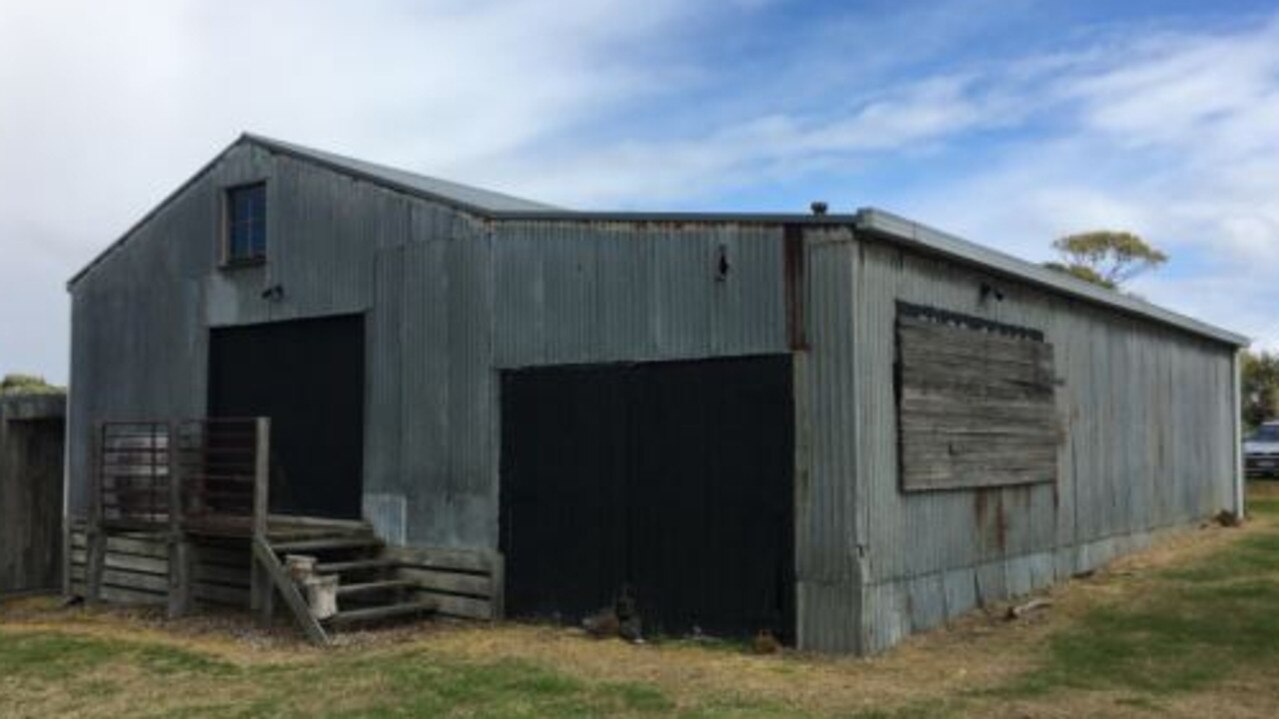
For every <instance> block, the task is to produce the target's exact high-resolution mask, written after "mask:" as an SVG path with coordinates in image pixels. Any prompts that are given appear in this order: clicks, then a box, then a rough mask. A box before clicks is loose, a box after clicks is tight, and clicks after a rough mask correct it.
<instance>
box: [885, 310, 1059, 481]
mask: <svg viewBox="0 0 1279 719" xmlns="http://www.w3.org/2000/svg"><path fill="white" fill-rule="evenodd" d="M897 341H898V372H899V375H898V382H899V383H898V431H899V441H900V443H901V457H902V465H901V486H902V489H903V490H904V491H923V490H939V489H960V488H968V487H991V486H1002V485H1014V484H1030V483H1036V482H1051V481H1053V480H1055V479H1056V472H1057V447H1058V444H1059V439H1060V434H1061V432H1060V428H1059V425H1058V419H1057V413H1056V409H1055V406H1054V402H1053V397H1054V373H1053V347H1052V345H1051V344H1049V343H1047V342H1044V341H1043V338H1042V336H1041V335H1039V334H1038V333H1036V332H1034V331H1033V330H1028V329H1024V328H1015V327H1003V326H997V325H994V324H992V323H989V322H983V321H980V320H974V321H973V322H966V321H965V319H964V318H963V317H962V316H956V315H953V314H950V313H930V312H928V311H927V310H926V309H924V310H921V309H919V308H909V307H905V308H899V310H898V316H897Z"/></svg>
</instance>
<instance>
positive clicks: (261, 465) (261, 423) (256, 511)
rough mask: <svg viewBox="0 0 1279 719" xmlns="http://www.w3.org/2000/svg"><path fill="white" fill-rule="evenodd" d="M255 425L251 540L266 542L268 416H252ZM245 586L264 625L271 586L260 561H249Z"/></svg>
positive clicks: (270, 607) (271, 602) (270, 606)
mask: <svg viewBox="0 0 1279 719" xmlns="http://www.w3.org/2000/svg"><path fill="white" fill-rule="evenodd" d="M254 426H255V428H256V430H257V431H256V432H255V433H254V434H255V438H256V447H255V451H254V456H253V460H254V461H253V540H252V541H253V543H254V544H257V543H258V542H262V543H266V542H267V533H268V529H269V515H270V511H271V496H270V487H271V484H270V482H271V461H270V459H271V419H270V418H269V417H258V418H256V419H255V420H254ZM251 585H252V586H250V588H249V596H250V599H249V601H250V604H251V605H252V606H251V609H253V610H254V611H256V612H257V613H258V621H259V622H260V623H261V624H262V625H263V626H267V625H269V624H270V623H271V615H272V612H273V610H274V603H275V588H274V587H273V586H272V582H271V575H270V573H269V572H268V570H267V568H266V567H264V566H262V562H261V561H254V562H253V573H252V576H251Z"/></svg>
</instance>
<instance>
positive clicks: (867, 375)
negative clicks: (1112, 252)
mask: <svg viewBox="0 0 1279 719" xmlns="http://www.w3.org/2000/svg"><path fill="white" fill-rule="evenodd" d="M852 266H853V273H852V274H853V287H854V300H853V305H854V310H853V322H852V331H853V335H854V339H853V341H852V345H853V349H852V354H853V359H852V364H853V366H854V368H855V373H856V386H855V390H854V392H855V393H856V395H857V403H856V406H857V435H856V437H857V439H856V448H857V450H858V462H857V465H856V466H857V481H858V484H859V486H860V489H861V492H862V495H860V496H864V497H865V502H864V505H862V508H864V511H863V512H860V513H859V516H860V517H864V518H865V525H864V528H859V533H860V534H861V536H864V537H865V542H866V543H867V546H868V550H869V554H868V556H869V562H868V574H867V576H866V587H865V589H864V595H863V606H865V607H866V608H867V611H866V612H865V614H864V616H863V628H862V630H863V636H862V641H863V647H864V648H865V649H866V650H874V649H877V648H882V647H884V646H888V645H890V644H892V643H893V642H895V641H897V640H898V639H900V638H901V637H902V636H904V635H905V634H906V633H909V632H910V631H913V630H916V629H920V628H924V627H928V626H932V625H935V624H937V623H938V622H939V621H941V620H942V619H944V618H945V617H947V616H951V615H954V614H956V613H958V612H961V611H964V610H965V609H967V608H969V607H970V606H972V604H973V603H974V602H980V601H985V600H989V599H995V598H1001V597H1004V596H1008V595H1012V594H1018V593H1024V592H1026V591H1029V590H1030V589H1032V588H1035V587H1038V586H1043V585H1044V584H1047V583H1048V582H1051V581H1052V580H1053V579H1055V578H1057V577H1059V576H1065V575H1068V574H1069V573H1071V572H1074V571H1078V570H1082V569H1086V568H1090V567H1091V566H1093V565H1095V564H1096V563H1098V562H1100V561H1106V560H1108V559H1109V558H1111V557H1113V556H1114V555H1115V554H1116V553H1118V552H1122V551H1127V550H1128V549H1130V548H1132V547H1134V546H1138V545H1140V544H1141V543H1142V542H1143V541H1144V538H1145V537H1146V536H1148V535H1149V534H1150V533H1151V532H1153V531H1156V530H1160V529H1163V528H1168V527H1175V526H1178V525H1185V524H1187V523H1190V522H1193V521H1195V520H1197V519H1200V518H1203V517H1206V516H1209V515H1211V514H1212V513H1214V512H1216V511H1217V510H1219V509H1222V508H1225V507H1229V506H1231V505H1230V498H1229V496H1230V495H1229V491H1230V487H1231V481H1232V478H1233V477H1232V474H1231V466H1230V457H1229V454H1230V453H1229V450H1230V449H1231V445H1230V438H1229V437H1228V436H1227V435H1228V433H1229V429H1230V426H1231V425H1230V423H1229V421H1228V419H1229V417H1230V413H1231V412H1232V409H1231V406H1230V401H1231V399H1230V392H1229V391H1228V390H1229V384H1228V382H1229V378H1228V373H1229V367H1230V357H1231V355H1232V352H1233V350H1232V348H1230V347H1227V346H1225V345H1222V344H1218V343H1215V342H1212V341H1210V340H1206V339H1202V338H1199V337H1196V336H1192V335H1189V334H1187V333H1184V332H1181V331H1178V330H1174V329H1170V328H1167V327H1164V326H1162V325H1159V324H1156V323H1153V322H1149V321H1144V320H1139V319H1136V318H1132V317H1128V316H1125V315H1122V314H1118V313H1115V312H1112V311H1105V310H1102V309H1099V308H1096V307H1094V306H1092V305H1088V304H1085V303H1082V302H1079V301H1076V300H1071V299H1066V298H1062V297H1059V296H1056V295H1050V294H1047V293H1045V292H1042V291H1039V290H1036V289H1033V288H1030V287H1028V286H1025V285H1023V284H1019V283H1018V282H1016V281H1013V280H1008V279H1004V278H1002V277H995V276H990V275H988V274H984V273H982V272H980V271H978V270H972V269H967V268H963V267H960V266H957V265H955V264H954V263H950V262H945V261H942V260H938V259H933V258H929V257H925V256H923V255H921V254H918V253H916V252H912V251H906V250H903V249H901V248H898V247H894V246H892V245H891V244H886V243H884V242H880V241H875V240H870V239H862V240H861V241H860V242H858V244H857V249H856V253H855V256H854V258H853V261H852ZM982 283H991V284H994V285H996V286H998V287H999V288H1000V289H1001V290H1002V292H1003V295H1004V299H1003V300H1002V301H996V300H994V299H991V298H986V299H983V298H982V295H981V292H980V286H981V284H982ZM897 300H904V301H907V302H911V303H915V304H921V305H929V306H934V307H940V308H943V309H948V310H951V311H955V312H962V313H965V314H971V315H976V316H979V317H985V318H988V319H992V320H996V321H999V322H1005V323H1009V324H1015V325H1022V326H1027V327H1033V328H1036V329H1040V330H1042V331H1043V332H1044V334H1045V336H1046V340H1047V341H1048V342H1051V343H1052V344H1053V345H1054V348H1055V352H1056V364H1057V372H1058V375H1059V378H1060V380H1061V384H1060V386H1059V388H1058V397H1057V404H1058V408H1059V411H1060V412H1061V414H1062V418H1063V423H1064V426H1065V428H1066V429H1065V432H1064V437H1063V442H1062V445H1061V448H1060V450H1059V463H1058V466H1059V477H1058V481H1057V482H1056V483H1055V484H1053V485H1029V486H1023V487H1006V488H998V489H984V490H959V491H939V492H930V493H921V494H909V495H908V494H903V493H901V492H900V491H899V489H898V467H897V461H898V458H897V444H896V407H895V402H894V396H893V381H894V380H893V362H894V347H893V344H894V332H893V321H894V312H895V310H894V303H895V302H896V301H897ZM814 421H815V423H818V424H820V423H822V422H823V421H824V420H822V419H816V420H814ZM970 586H971V587H974V588H975V591H970V589H969V587H970Z"/></svg>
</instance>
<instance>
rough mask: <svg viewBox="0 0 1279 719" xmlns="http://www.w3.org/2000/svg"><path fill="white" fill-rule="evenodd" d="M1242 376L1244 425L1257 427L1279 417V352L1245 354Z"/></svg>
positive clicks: (1241, 389) (1246, 352)
mask: <svg viewBox="0 0 1279 719" xmlns="http://www.w3.org/2000/svg"><path fill="white" fill-rule="evenodd" d="M1242 375H1243V377H1242V378H1241V383H1242V385H1243V386H1242V387H1241V388H1240V391H1241V394H1242V395H1243V397H1242V399H1243V421H1244V424H1245V425H1246V426H1248V427H1256V426H1257V425H1259V424H1261V423H1262V422H1265V421H1266V420H1268V419H1276V418H1279V352H1266V351H1264V350H1262V351H1260V352H1249V351H1245V352H1244V353H1243V367H1242Z"/></svg>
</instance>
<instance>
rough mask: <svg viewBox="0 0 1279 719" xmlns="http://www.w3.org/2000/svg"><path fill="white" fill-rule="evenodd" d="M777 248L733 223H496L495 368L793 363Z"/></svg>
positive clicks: (765, 229)
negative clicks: (732, 359) (776, 357)
mask: <svg viewBox="0 0 1279 719" xmlns="http://www.w3.org/2000/svg"><path fill="white" fill-rule="evenodd" d="M781 237H782V231H781V227H780V226H779V225H749V224H741V223H732V222H724V223H711V222H701V223H673V222H638V223H621V222H603V221H599V222H596V221H564V222H560V221H545V222H510V223H506V222H503V223H500V224H497V225H495V229H494V243H493V252H494V260H493V261H494V275H495V279H494V282H495V286H496V316H495V322H496V326H495V331H494V339H495V346H494V351H495V364H496V365H497V366H498V367H525V366H535V365H544V364H573V363H584V362H625V361H645V360H661V359H680V358H694V357H713V356H729V355H747V354H764V353H773V352H785V351H787V346H786V333H785V312H784V309H783V297H782V281H781V272H782V239H781ZM721 256H722V257H724V258H725V259H726V261H727V263H728V269H727V271H726V273H724V274H723V276H721V275H720V274H719V272H718V262H719V258H720V257H721Z"/></svg>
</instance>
